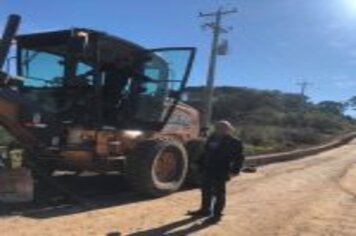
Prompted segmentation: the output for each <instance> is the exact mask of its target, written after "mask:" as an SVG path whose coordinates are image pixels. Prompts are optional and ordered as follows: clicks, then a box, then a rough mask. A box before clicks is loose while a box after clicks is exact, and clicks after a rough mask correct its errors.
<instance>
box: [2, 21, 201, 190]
mask: <svg viewBox="0 0 356 236" xmlns="http://www.w3.org/2000/svg"><path fill="white" fill-rule="evenodd" d="M18 23H19V17H17V16H12V17H10V21H9V23H8V25H7V27H6V30H5V33H4V36H3V39H2V41H1V46H0V50H1V52H0V57H1V58H0V62H1V63H2V64H1V65H0V66H1V68H12V70H11V72H12V73H11V76H10V75H9V73H10V71H5V72H1V74H0V124H1V125H2V126H3V127H4V128H5V129H6V130H7V131H8V132H9V133H11V134H12V136H13V137H15V139H16V142H15V143H14V144H12V145H10V146H9V147H8V149H9V150H8V153H9V152H11V151H13V150H11V149H14V148H16V150H18V149H20V150H21V151H22V152H21V153H23V154H22V155H23V157H22V158H23V159H24V165H25V166H26V167H28V168H30V169H31V170H32V171H33V172H34V173H36V172H40V174H41V175H42V176H43V175H44V174H47V175H50V174H51V173H52V172H53V171H55V170H66V171H67V170H69V171H76V172H80V171H94V172H98V173H106V172H113V171H115V172H118V173H120V174H123V175H125V176H127V180H128V181H129V182H130V184H131V185H132V187H133V188H134V189H135V190H137V191H139V192H142V193H144V194H148V195H151V196H162V195H165V194H168V193H171V192H174V191H176V190H178V189H179V188H180V187H181V186H182V184H183V183H184V182H185V181H186V179H187V178H188V177H187V176H189V179H191V176H194V175H195V174H196V173H193V172H195V170H196V168H195V163H194V161H195V160H196V158H197V157H196V156H197V155H198V153H197V150H198V149H197V145H199V143H201V142H200V141H199V140H200V137H199V134H200V124H199V121H200V117H199V113H198V111H196V110H195V109H193V108H192V107H190V106H188V105H186V104H184V103H182V102H181V101H180V99H181V95H182V93H183V92H184V89H185V86H186V84H187V80H188V77H189V74H190V71H191V68H192V65H193V60H194V56H195V49H194V48H190V47H184V48H181V47H177V48H162V49H154V50H151V49H146V48H143V47H141V46H139V45H137V44H134V43H132V42H129V41H127V40H124V39H121V38H118V37H115V36H112V35H109V34H107V33H104V32H100V31H95V30H90V29H84V28H72V29H68V30H59V31H53V32H44V33H35V34H26V35H19V36H15V33H16V28H17V25H18ZM13 42H15V45H13V47H14V49H13V50H12V52H15V54H16V55H15V56H13V57H9V56H8V52H9V48H10V44H11V43H13ZM6 58H8V59H6ZM7 63H11V65H12V66H9V65H8V66H6V65H4V64H7ZM17 153H19V152H17ZM10 156H11V155H10Z"/></svg>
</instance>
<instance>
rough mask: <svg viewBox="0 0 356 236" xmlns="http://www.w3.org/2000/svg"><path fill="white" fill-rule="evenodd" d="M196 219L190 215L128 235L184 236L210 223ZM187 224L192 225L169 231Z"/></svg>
mask: <svg viewBox="0 0 356 236" xmlns="http://www.w3.org/2000/svg"><path fill="white" fill-rule="evenodd" d="M198 220H199V218H196V217H191V218H187V219H183V220H179V221H175V222H172V223H169V224H167V225H163V226H160V227H157V228H153V229H148V230H145V231H140V232H136V233H132V234H129V235H128V236H150V235H152V236H157V235H169V236H184V235H188V234H191V233H194V232H197V231H199V230H202V229H204V228H207V227H209V226H210V225H211V224H208V223H206V222H205V221H203V222H200V221H198ZM194 222H195V223H194ZM193 223H194V224H193ZM188 224H192V225H191V226H189V227H188V228H183V229H180V230H178V231H175V232H172V233H170V231H173V230H174V229H178V228H180V227H183V226H185V225H188ZM107 235H111V233H109V234H107Z"/></svg>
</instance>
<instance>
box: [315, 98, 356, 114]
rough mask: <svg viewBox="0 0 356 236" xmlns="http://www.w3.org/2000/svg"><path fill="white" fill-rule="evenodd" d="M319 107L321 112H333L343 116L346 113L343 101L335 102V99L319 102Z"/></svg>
mask: <svg viewBox="0 0 356 236" xmlns="http://www.w3.org/2000/svg"><path fill="white" fill-rule="evenodd" d="M355 101H356V100H355ZM317 108H318V109H319V110H320V111H321V112H325V113H331V114H335V115H339V116H341V115H343V114H344V111H345V104H344V103H341V102H334V101H323V102H320V103H318V104H317Z"/></svg>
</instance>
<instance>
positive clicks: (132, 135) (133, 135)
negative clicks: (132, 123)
mask: <svg viewBox="0 0 356 236" xmlns="http://www.w3.org/2000/svg"><path fill="white" fill-rule="evenodd" d="M141 135H143V132H142V131H140V130H126V131H124V136H126V137H128V138H137V137H140V136H141Z"/></svg>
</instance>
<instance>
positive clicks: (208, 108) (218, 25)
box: [199, 7, 237, 127]
mask: <svg viewBox="0 0 356 236" xmlns="http://www.w3.org/2000/svg"><path fill="white" fill-rule="evenodd" d="M236 12H237V9H236V8H232V9H230V10H223V8H222V7H220V8H219V9H218V10H217V11H215V12H209V13H201V12H200V13H199V17H202V18H207V17H214V21H213V22H209V23H206V24H204V25H203V26H204V27H207V28H210V29H211V30H212V34H213V40H212V44H211V52H210V60H209V68H208V74H207V79H206V89H205V107H204V112H205V115H204V120H203V126H204V127H208V126H209V124H210V121H211V116H212V98H213V95H214V82H215V71H216V60H217V56H218V55H219V49H218V47H219V39H220V34H221V33H228V32H229V29H226V28H225V27H223V26H222V18H223V17H224V16H226V15H229V14H234V13H236Z"/></svg>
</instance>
